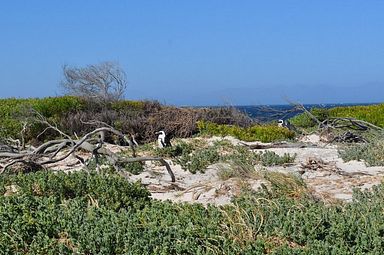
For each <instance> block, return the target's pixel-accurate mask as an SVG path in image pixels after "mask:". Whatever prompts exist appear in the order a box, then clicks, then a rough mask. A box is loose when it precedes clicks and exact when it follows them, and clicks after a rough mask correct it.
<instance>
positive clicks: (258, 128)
mask: <svg viewBox="0 0 384 255" xmlns="http://www.w3.org/2000/svg"><path fill="white" fill-rule="evenodd" d="M197 125H198V129H199V132H200V134H202V135H211V136H212V135H216V136H233V137H236V138H238V139H240V140H243V141H249V142H250V141H261V142H273V141H279V140H286V139H292V138H294V136H295V133H294V132H292V131H290V130H288V129H286V128H281V127H278V126H276V125H254V126H251V127H246V128H242V127H239V126H229V125H220V124H216V123H212V122H206V121H199V122H198V124H197Z"/></svg>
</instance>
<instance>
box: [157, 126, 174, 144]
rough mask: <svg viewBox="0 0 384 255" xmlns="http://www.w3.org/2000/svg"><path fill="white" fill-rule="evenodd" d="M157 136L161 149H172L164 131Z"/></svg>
mask: <svg viewBox="0 0 384 255" xmlns="http://www.w3.org/2000/svg"><path fill="white" fill-rule="evenodd" d="M155 134H156V135H158V136H157V143H158V145H159V148H164V147H171V146H172V145H171V141H170V139H169V137H168V136H167V135H166V134H165V132H164V131H163V130H161V131H159V132H156V133H155Z"/></svg>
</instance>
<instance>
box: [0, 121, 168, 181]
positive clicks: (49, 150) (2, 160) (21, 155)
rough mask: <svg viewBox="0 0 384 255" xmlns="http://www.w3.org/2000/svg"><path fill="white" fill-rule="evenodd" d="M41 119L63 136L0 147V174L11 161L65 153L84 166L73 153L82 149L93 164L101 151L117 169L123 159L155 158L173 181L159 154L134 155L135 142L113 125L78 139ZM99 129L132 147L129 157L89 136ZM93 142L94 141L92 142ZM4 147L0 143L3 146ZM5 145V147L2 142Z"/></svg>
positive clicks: (39, 161)
mask: <svg viewBox="0 0 384 255" xmlns="http://www.w3.org/2000/svg"><path fill="white" fill-rule="evenodd" d="M40 121H41V122H43V123H45V124H46V125H47V126H48V127H47V128H46V130H48V129H54V130H56V131H57V132H58V133H60V134H61V135H62V136H63V137H64V138H63V139H58V140H51V141H48V142H45V143H43V144H42V145H40V146H39V147H37V148H33V147H29V148H26V149H22V148H16V149H15V148H11V149H7V150H2V151H0V174H1V173H3V172H4V171H6V170H7V168H9V167H11V166H12V165H15V164H24V165H25V166H29V168H30V166H33V167H36V166H40V167H43V166H44V165H48V164H52V163H57V162H60V161H62V160H64V159H66V158H68V157H69V156H74V157H75V158H77V159H78V160H79V161H80V162H81V163H82V164H83V165H84V166H85V167H87V165H88V163H89V162H87V161H86V160H84V159H83V158H81V157H80V156H78V155H77V154H76V153H77V152H78V151H79V150H85V151H87V152H89V153H91V155H92V157H91V159H92V158H95V161H96V167H97V169H98V167H99V162H98V161H99V160H98V159H99V156H100V155H103V156H105V157H106V159H107V160H108V162H109V163H110V164H111V165H112V166H113V167H114V168H115V169H116V170H118V171H120V170H121V169H120V166H121V165H124V164H126V163H131V162H144V161H159V162H160V163H161V164H162V165H163V166H165V167H166V169H167V171H168V173H169V175H170V177H171V180H172V182H175V176H174V174H173V172H172V169H171V167H170V166H169V164H168V163H167V162H166V161H165V160H164V159H162V158H151V157H144V158H140V157H136V152H135V145H134V144H135V143H134V142H133V141H132V138H129V137H127V136H126V135H124V134H123V133H121V132H120V131H118V130H116V129H114V128H113V127H110V126H108V127H100V128H96V129H95V130H93V131H92V132H89V133H87V134H86V135H84V136H83V137H82V138H80V139H76V140H74V139H72V138H71V137H70V136H69V135H67V134H65V133H63V132H62V131H60V130H59V129H58V128H57V127H56V126H53V125H51V124H50V123H48V122H47V121H46V120H44V119H41V120H40ZM103 132H110V133H113V134H115V135H117V136H119V137H122V138H123V139H124V140H126V142H127V143H128V144H129V145H130V147H131V149H132V154H133V155H132V156H133V157H132V158H125V157H121V156H118V155H116V154H115V153H113V152H112V151H110V150H108V149H107V148H105V147H103V145H104V143H103V141H102V139H100V138H99V139H95V138H93V136H95V135H98V134H100V133H103ZM95 142H96V144H94V143H95ZM3 147H4V146H3ZM5 148H8V147H6V146H5Z"/></svg>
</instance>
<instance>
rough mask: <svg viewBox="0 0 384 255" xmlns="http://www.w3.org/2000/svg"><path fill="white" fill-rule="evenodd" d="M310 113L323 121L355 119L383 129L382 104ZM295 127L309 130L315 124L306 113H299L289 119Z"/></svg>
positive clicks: (312, 111)
mask: <svg viewBox="0 0 384 255" xmlns="http://www.w3.org/2000/svg"><path fill="white" fill-rule="evenodd" d="M310 112H311V113H312V114H313V115H314V116H315V117H316V118H318V119H319V120H320V121H323V120H325V119H327V118H355V119H359V120H363V121H367V122H369V123H372V124H374V125H376V126H379V127H384V104H377V105H363V106H345V107H334V108H330V109H324V108H313V109H311V110H310ZM290 122H291V124H293V125H294V126H296V127H301V128H310V127H314V126H315V125H316V124H317V123H316V122H315V121H313V120H312V119H311V118H310V117H309V115H308V114H307V113H301V114H299V115H296V116H295V117H293V118H291V119H290Z"/></svg>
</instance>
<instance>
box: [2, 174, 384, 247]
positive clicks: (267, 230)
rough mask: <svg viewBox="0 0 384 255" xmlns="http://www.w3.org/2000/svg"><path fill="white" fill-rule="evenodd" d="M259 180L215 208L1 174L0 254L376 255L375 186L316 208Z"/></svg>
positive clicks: (128, 188) (283, 186) (73, 177)
mask: <svg viewBox="0 0 384 255" xmlns="http://www.w3.org/2000/svg"><path fill="white" fill-rule="evenodd" d="M268 177H269V178H270V180H271V182H272V183H271V188H270V189H264V190H260V191H258V192H253V193H251V192H247V193H245V194H244V195H242V196H240V197H238V198H235V199H234V201H233V204H231V205H226V206H220V207H216V206H212V205H207V206H203V205H199V204H185V203H180V204H174V203H172V202H170V201H166V202H160V201H156V200H151V199H149V198H148V194H149V193H148V192H147V191H146V190H145V189H144V188H142V187H141V186H139V185H138V184H131V183H128V182H126V181H125V180H124V179H123V178H121V177H115V176H108V175H97V174H91V175H89V174H87V173H84V172H81V173H74V174H69V175H68V174H64V173H50V172H39V173H33V174H27V175H22V176H21V175H13V176H8V175H1V176H0V222H1V224H0V254H383V252H384V248H383V247H384V239H383V230H384V214H383V213H382V212H383V211H384V203H383V198H384V186H383V185H379V186H377V187H374V188H373V191H372V192H369V191H355V193H354V200H353V201H352V202H351V203H347V204H334V205H325V204H323V203H322V202H319V201H317V200H314V199H312V198H311V197H310V196H297V193H300V192H304V193H305V186H303V185H302V184H301V182H300V180H297V179H295V178H296V177H293V176H283V175H281V174H279V175H278V176H277V175H271V174H270V173H269V175H268ZM56 187H57V188H56ZM10 190H12V191H13V192H10ZM117 204H119V205H118V206H117Z"/></svg>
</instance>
